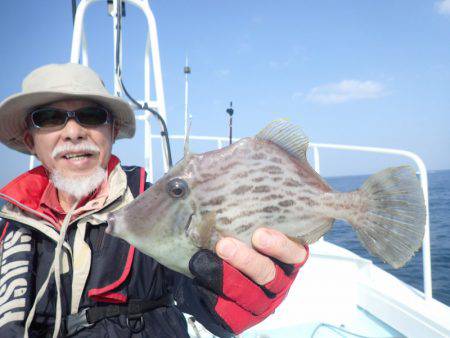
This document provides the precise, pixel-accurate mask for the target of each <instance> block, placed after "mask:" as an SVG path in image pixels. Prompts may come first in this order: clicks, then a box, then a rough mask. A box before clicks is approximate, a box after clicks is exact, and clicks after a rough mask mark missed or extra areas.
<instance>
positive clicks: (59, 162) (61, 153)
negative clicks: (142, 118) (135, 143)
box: [24, 100, 117, 178]
mask: <svg viewBox="0 0 450 338" xmlns="http://www.w3.org/2000/svg"><path fill="white" fill-rule="evenodd" d="M96 105H97V104H95V103H93V102H90V101H87V100H64V101H58V102H55V103H51V104H49V105H48V106H45V107H51V108H58V109H62V110H66V111H75V110H78V109H80V108H85V107H92V106H96ZM115 136H117V132H115V131H114V128H113V124H112V123H107V124H102V125H99V126H89V127H86V126H83V125H80V124H79V123H78V122H77V121H76V120H75V119H74V118H69V120H68V121H67V123H66V125H65V126H63V127H61V128H56V129H55V128H30V129H29V130H28V131H27V132H26V134H25V136H24V141H25V144H26V145H27V146H28V148H29V150H30V151H31V152H32V153H33V154H35V155H36V156H37V158H38V159H39V160H40V161H41V162H42V164H43V165H44V167H45V168H46V169H47V170H48V171H49V172H50V173H54V172H58V173H60V174H61V175H62V176H64V177H66V178H78V177H80V178H81V177H87V176H89V175H92V174H93V173H94V172H95V171H96V169H97V168H98V167H99V166H100V167H101V168H103V169H106V167H107V165H108V161H109V159H110V157H111V148H112V144H113V142H114V138H115ZM83 148H84V149H83Z"/></svg>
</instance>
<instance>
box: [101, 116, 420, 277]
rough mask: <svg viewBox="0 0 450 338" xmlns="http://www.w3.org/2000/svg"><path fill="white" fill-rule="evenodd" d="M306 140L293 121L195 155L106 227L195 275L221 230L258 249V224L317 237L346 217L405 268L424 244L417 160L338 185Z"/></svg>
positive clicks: (299, 238) (374, 248)
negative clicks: (347, 188) (195, 264)
mask: <svg viewBox="0 0 450 338" xmlns="http://www.w3.org/2000/svg"><path fill="white" fill-rule="evenodd" d="M307 149H308V138H307V137H306V136H305V134H304V133H303V131H302V130H301V129H300V128H299V127H297V126H295V125H293V124H291V123H289V122H287V121H285V120H279V121H274V122H272V123H270V124H269V125H268V126H267V127H266V128H264V129H263V130H262V131H261V132H259V133H258V134H257V135H256V136H254V137H250V138H244V139H241V140H240V141H238V142H236V143H234V144H232V145H230V146H228V147H225V148H222V149H219V150H214V151H209V152H206V153H203V154H192V153H190V152H189V146H188V140H187V142H186V143H185V154H184V158H183V159H182V160H181V161H180V162H178V163H177V164H176V165H175V166H174V167H173V168H171V169H170V170H169V171H168V172H167V173H166V174H165V175H164V176H163V177H162V178H161V179H159V180H158V181H157V182H156V183H155V184H154V185H153V186H151V187H150V188H149V189H148V190H146V191H145V192H144V193H143V194H141V195H140V196H138V197H137V198H136V199H135V200H134V201H132V202H131V203H129V204H128V205H126V206H125V207H123V208H122V209H120V210H117V211H114V212H112V213H110V214H109V215H108V227H107V229H106V231H107V233H109V234H111V235H113V236H117V237H119V238H122V239H124V240H125V241H127V242H128V243H130V244H131V245H133V246H135V247H136V248H137V249H138V250H140V251H141V252H143V253H144V254H147V255H149V256H151V257H153V258H154V259H156V260H157V261H158V262H159V263H161V264H163V265H165V266H167V267H168V268H170V269H172V270H175V271H178V272H180V273H182V274H185V275H186V276H190V277H192V275H191V273H190V271H189V260H190V258H191V257H192V255H194V254H195V253H196V252H197V251H198V250H200V249H201V248H204V249H209V250H212V251H214V250H215V245H216V243H217V241H218V240H219V239H221V238H222V237H228V236H231V237H234V238H236V239H239V240H241V241H243V242H245V243H246V244H247V245H249V246H251V238H252V234H253V232H254V231H255V230H256V229H257V228H259V227H268V228H273V229H276V230H279V231H281V232H282V233H284V234H285V235H287V236H288V237H289V238H290V239H292V240H294V241H296V242H298V243H301V244H310V243H314V242H315V241H317V240H318V239H320V238H321V237H322V236H323V235H324V234H325V233H326V232H327V231H329V230H330V229H331V227H332V225H333V223H334V221H335V220H337V219H339V220H345V221H347V222H348V223H349V224H350V225H351V226H352V227H353V229H354V230H355V231H356V233H357V235H358V237H359V239H360V241H361V243H362V245H363V246H364V247H365V248H366V249H367V250H368V251H369V253H370V254H372V255H374V256H377V257H379V258H380V259H381V260H383V261H384V262H387V263H389V264H390V265H391V266H393V267H394V268H399V267H402V266H403V265H404V264H405V263H406V262H407V261H409V260H410V258H411V257H412V256H413V255H414V252H415V251H417V250H418V249H419V248H420V246H421V243H422V239H423V236H424V225H425V215H426V212H425V204H424V197H423V192H422V189H421V186H420V183H419V180H418V179H417V177H416V174H415V172H414V170H413V169H412V168H411V167H410V166H400V167H392V168H388V169H385V170H383V171H381V172H379V173H376V174H374V175H373V176H371V177H369V178H368V179H367V180H366V181H365V182H364V184H363V185H362V186H361V187H360V188H359V189H358V190H356V191H351V192H337V191H333V189H332V188H331V187H330V185H329V184H328V183H327V182H326V181H325V180H324V179H323V178H322V177H321V176H320V175H319V174H318V173H317V172H315V171H314V169H313V168H312V167H311V166H310V165H309V163H308V161H307V158H306V152H307Z"/></svg>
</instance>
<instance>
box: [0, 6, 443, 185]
mask: <svg viewBox="0 0 450 338" xmlns="http://www.w3.org/2000/svg"><path fill="white" fill-rule="evenodd" d="M152 9H153V12H154V14H155V17H156V21H157V24H158V35H159V44H160V53H161V60H162V71H163V79H164V88H165V96H166V107H167V112H168V125H169V131H170V132H171V133H175V134H181V133H182V132H183V125H184V122H183V109H184V108H183V102H184V82H183V81H184V75H183V72H182V70H183V66H184V63H185V57H186V56H188V57H189V60H190V65H191V67H192V74H191V76H190V103H191V104H190V112H191V114H192V116H193V121H192V134H195V135H200V134H201V135H220V136H226V135H227V133H228V130H227V117H226V114H225V109H226V108H227V106H228V103H229V101H233V103H234V107H235V116H234V134H235V135H236V136H250V135H253V134H255V133H256V132H258V131H259V130H260V129H262V128H263V127H264V126H265V125H266V124H267V123H268V122H270V121H272V120H273V119H277V118H289V119H290V120H291V121H292V122H294V123H296V124H298V125H300V126H302V128H303V129H304V131H305V132H306V134H307V135H308V136H309V138H310V140H311V141H312V142H321V143H339V144H354V145H363V146H378V147H389V148H398V149H406V150H410V151H413V152H415V153H417V154H418V155H419V156H421V157H422V158H423V159H424V161H425V164H426V165H427V167H428V168H429V169H433V170H437V169H448V168H450V155H449V150H450V114H449V112H450V48H449V43H448V42H449V37H450V0H446V1H424V0H408V1H406V0H405V1H387V0H379V1H332V0H330V1H294V0H289V1H287V0H286V1H234V0H233V1H232V0H229V1H210V0H209V1H206V0H204V1H200V0H191V1H181V0H172V1H163V0H155V1H152ZM144 24H145V21H144V17H143V15H142V14H141V13H139V12H138V11H137V9H135V8H133V7H132V6H127V16H126V18H125V19H124V22H123V25H124V36H123V39H124V80H125V83H126V85H127V87H128V89H129V90H130V91H131V92H132V93H133V95H134V96H136V97H138V98H142V96H143V55H144V46H145V39H146V31H145V25H144ZM86 30H87V39H88V46H89V53H90V65H91V66H92V67H93V68H94V69H95V70H96V71H97V72H98V73H99V74H100V75H101V76H102V77H103V78H104V80H105V82H106V84H107V86H108V88H110V89H111V88H112V81H111V80H112V75H113V53H112V39H113V38H112V21H111V18H110V17H109V16H107V14H106V4H105V3H104V1H101V2H99V3H96V4H94V5H93V6H92V7H91V9H90V11H89V12H88V16H87V21H86ZM71 36H72V18H71V3H70V1H69V0H67V1H62V0H59V1H56V0H53V1H50V0H40V1H8V2H5V3H4V4H3V6H2V20H0V39H1V44H0V61H1V67H0V77H1V79H2V81H1V85H0V98H1V99H4V98H5V97H7V96H8V95H11V94H13V93H16V92H18V91H19V90H20V85H21V81H22V79H23V77H24V76H26V74H28V73H29V72H30V71H31V70H33V69H34V68H36V67H39V66H41V65H44V64H47V63H64V62H68V61H69V58H70V46H71ZM142 129H143V128H142V126H139V127H138V132H137V135H136V137H135V139H133V140H122V141H119V142H117V144H116V148H115V153H116V154H117V155H119V157H121V158H122V161H123V162H124V163H127V164H131V163H133V164H140V165H142V164H143V146H142V144H143V142H142V141H143V136H142V135H143V132H142ZM155 131H156V129H155ZM180 146H181V144H177V145H173V147H174V148H177V149H176V150H175V151H174V152H175V160H178V159H179V158H180V154H181V152H180V151H179V148H180ZM193 147H194V150H195V149H197V151H204V150H206V149H213V147H214V144H206V145H199V144H196V143H194V144H193ZM156 149H159V147H157V146H155V150H156ZM321 154H322V156H321V169H322V174H323V175H324V176H328V175H345V174H363V173H372V172H374V171H377V170H380V169H382V168H384V167H387V166H390V165H398V164H404V163H410V162H409V161H408V160H405V159H399V158H396V157H393V156H387V155H373V154H371V155H367V154H361V153H356V154H350V153H342V152H337V151H323V153H321ZM0 156H1V158H2V159H3V163H8V165H3V166H2V169H1V170H2V171H1V172H2V175H1V178H0V185H4V184H6V183H7V182H8V181H9V180H11V179H12V178H14V177H15V176H17V175H18V174H19V173H21V172H23V171H25V170H27V167H28V158H27V157H26V156H23V155H20V154H17V153H15V152H13V151H11V150H9V149H8V148H6V147H5V146H3V145H0ZM157 172H160V167H159V166H157Z"/></svg>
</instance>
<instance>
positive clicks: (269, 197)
mask: <svg viewBox="0 0 450 338" xmlns="http://www.w3.org/2000/svg"><path fill="white" fill-rule="evenodd" d="M283 197H284V196H283V195H277V194H270V195H267V196H264V197H262V198H261V199H260V201H262V202H264V201H272V200H276V199H280V198H283Z"/></svg>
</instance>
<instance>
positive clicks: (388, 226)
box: [350, 166, 426, 268]
mask: <svg viewBox="0 0 450 338" xmlns="http://www.w3.org/2000/svg"><path fill="white" fill-rule="evenodd" d="M357 193H358V194H359V196H360V201H361V207H362V208H361V209H360V210H361V211H360V212H358V213H357V215H356V216H355V218H353V219H352V220H351V221H350V223H351V224H352V225H353V227H354V228H355V230H356V232H357V234H358V237H359V239H360V240H361V242H362V244H363V245H364V247H365V248H366V249H367V250H368V251H369V252H370V253H371V254H372V255H375V256H377V257H379V258H381V259H382V260H383V261H385V262H387V263H389V264H390V265H391V266H392V267H394V268H400V267H402V266H403V265H404V264H405V263H406V262H408V261H409V260H410V259H411V257H412V256H413V255H414V252H416V251H417V250H418V249H419V248H420V247H421V244H422V239H423V235H424V231H425V216H426V209H425V203H424V197H423V191H422V188H421V186H420V183H419V180H418V179H417V177H416V173H415V172H414V170H413V169H412V168H411V167H410V166H401V167H395V168H388V169H385V170H383V171H380V172H379V173H376V174H375V175H373V176H371V177H369V178H368V179H367V180H366V181H365V182H364V184H363V186H362V187H361V188H360V189H359V190H358V192H357Z"/></svg>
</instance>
